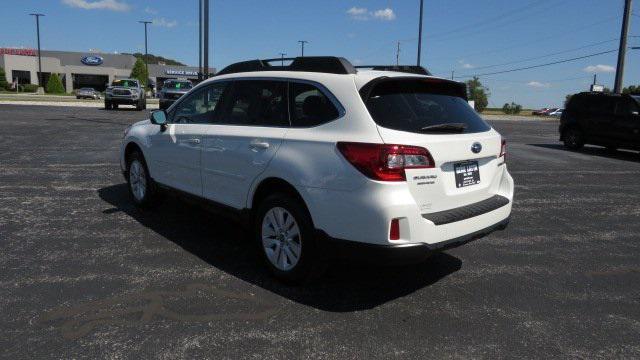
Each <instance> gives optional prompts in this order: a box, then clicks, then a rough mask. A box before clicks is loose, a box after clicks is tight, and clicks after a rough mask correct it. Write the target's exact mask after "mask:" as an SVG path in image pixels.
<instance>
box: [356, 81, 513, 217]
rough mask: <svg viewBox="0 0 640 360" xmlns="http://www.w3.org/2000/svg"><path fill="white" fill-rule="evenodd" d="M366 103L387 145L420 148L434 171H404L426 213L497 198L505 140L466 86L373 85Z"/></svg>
mask: <svg viewBox="0 0 640 360" xmlns="http://www.w3.org/2000/svg"><path fill="white" fill-rule="evenodd" d="M360 92H361V95H362V96H363V100H364V101H365V104H366V106H367V109H368V110H369V113H370V114H371V117H372V118H373V120H374V121H375V122H376V124H377V126H378V132H379V133H380V136H381V138H382V140H383V141H384V142H385V143H387V144H398V145H411V146H419V147H423V148H425V149H427V150H428V151H429V153H430V154H431V157H432V158H433V162H434V167H433V168H418V169H406V170H405V171H406V179H407V183H408V184H409V188H410V191H411V193H412V195H413V197H414V199H415V200H416V203H417V204H418V205H419V207H420V209H421V212H422V213H431V212H438V211H443V210H449V209H453V208H456V207H461V206H466V205H469V204H473V203H476V202H479V201H482V200H485V199H488V198H490V197H492V196H493V195H495V194H496V191H497V188H498V182H499V180H500V179H499V174H501V169H500V168H499V166H500V164H501V163H502V162H503V161H504V158H502V157H501V156H500V155H501V151H502V139H501V136H500V134H498V133H497V132H496V131H495V130H493V129H492V128H491V126H489V125H488V124H487V123H486V122H485V121H484V120H483V119H482V118H480V116H479V115H478V114H477V113H476V112H475V111H474V110H473V109H472V108H471V106H469V104H468V103H467V100H466V87H465V86H464V84H461V83H457V82H453V81H448V80H443V79H434V78H417V77H395V78H381V79H377V80H374V81H372V82H371V83H369V84H367V85H365V86H364V87H363V88H362V89H361V91H360Z"/></svg>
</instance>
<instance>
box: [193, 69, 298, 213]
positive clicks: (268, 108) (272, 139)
mask: <svg viewBox="0 0 640 360" xmlns="http://www.w3.org/2000/svg"><path fill="white" fill-rule="evenodd" d="M232 86H233V88H232V90H231V91H230V92H229V93H228V95H225V97H224V100H223V103H222V111H221V114H220V117H219V118H218V119H217V121H216V124H214V125H212V126H211V127H210V129H209V131H208V134H207V139H206V141H205V143H204V152H203V155H202V179H203V191H204V196H205V197H206V198H208V199H211V200H214V201H216V202H219V203H221V204H224V205H227V206H231V207H234V208H237V209H241V208H243V207H244V206H245V202H246V198H247V193H248V191H249V188H250V186H251V184H252V182H253V180H254V179H255V178H256V177H257V176H258V175H259V174H260V173H262V172H263V171H264V170H265V169H266V167H267V165H268V164H269V161H270V160H271V159H272V158H273V156H274V155H275V153H276V151H277V150H278V148H279V147H280V144H281V143H282V139H283V137H284V135H285V133H286V131H287V130H288V129H289V117H288V111H287V86H288V84H287V82H286V81H278V80H267V79H265V80H260V79H242V78H239V79H236V80H234V82H233V85H232Z"/></svg>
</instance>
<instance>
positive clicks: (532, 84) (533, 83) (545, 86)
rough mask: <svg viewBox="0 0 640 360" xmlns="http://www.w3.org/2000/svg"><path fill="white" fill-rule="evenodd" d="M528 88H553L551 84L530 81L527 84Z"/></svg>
mask: <svg viewBox="0 0 640 360" xmlns="http://www.w3.org/2000/svg"><path fill="white" fill-rule="evenodd" d="M527 86H531V87H534V88H548V87H551V84H549V83H541V82H539V81H529V82H528V83H527Z"/></svg>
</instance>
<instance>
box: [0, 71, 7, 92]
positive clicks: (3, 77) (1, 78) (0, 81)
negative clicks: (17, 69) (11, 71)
mask: <svg viewBox="0 0 640 360" xmlns="http://www.w3.org/2000/svg"><path fill="white" fill-rule="evenodd" d="M0 89H2V90H4V89H7V90H8V89H9V84H8V83H7V74H6V73H5V72H4V68H2V67H0Z"/></svg>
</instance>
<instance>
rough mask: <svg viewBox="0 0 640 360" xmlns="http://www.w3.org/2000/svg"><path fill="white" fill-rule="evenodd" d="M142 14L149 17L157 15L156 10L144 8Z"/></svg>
mask: <svg viewBox="0 0 640 360" xmlns="http://www.w3.org/2000/svg"><path fill="white" fill-rule="evenodd" d="M144 12H146V13H147V14H151V15H158V10H156V9H152V8H150V7H148V6H147V7H146V8H144Z"/></svg>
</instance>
